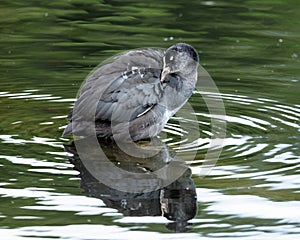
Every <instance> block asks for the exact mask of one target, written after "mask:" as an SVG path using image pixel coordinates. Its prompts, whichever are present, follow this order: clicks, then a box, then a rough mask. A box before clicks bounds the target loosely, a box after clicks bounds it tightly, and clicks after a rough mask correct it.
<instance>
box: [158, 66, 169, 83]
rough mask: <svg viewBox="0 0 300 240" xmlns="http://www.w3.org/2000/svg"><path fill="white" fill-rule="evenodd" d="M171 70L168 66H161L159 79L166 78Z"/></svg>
mask: <svg viewBox="0 0 300 240" xmlns="http://www.w3.org/2000/svg"><path fill="white" fill-rule="evenodd" d="M170 72H171V69H170V67H164V68H163V71H162V73H161V76H160V81H161V82H163V81H164V80H165V78H166V76H167V75H168V74H169V73H170Z"/></svg>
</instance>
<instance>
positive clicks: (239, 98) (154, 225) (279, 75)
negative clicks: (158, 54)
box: [0, 0, 300, 239]
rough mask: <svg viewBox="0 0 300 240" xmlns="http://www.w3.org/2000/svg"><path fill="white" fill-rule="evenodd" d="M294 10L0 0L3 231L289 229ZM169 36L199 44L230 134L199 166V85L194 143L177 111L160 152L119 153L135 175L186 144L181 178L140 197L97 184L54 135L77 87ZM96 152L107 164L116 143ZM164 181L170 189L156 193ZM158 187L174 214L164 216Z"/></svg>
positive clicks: (294, 163)
mask: <svg viewBox="0 0 300 240" xmlns="http://www.w3.org/2000/svg"><path fill="white" fill-rule="evenodd" d="M299 14H300V6H299V2H298V1H296V0H288V1H283V0H275V1H274V0H272V1H268V0H263V1H255V0H247V1H237V0H233V1H229V2H228V1H188V2H187V1H172V3H171V2H170V1H144V2H140V1H127V0H126V1H100V0H97V1H96V0H88V1H82V0H69V1H62V0H54V1H30V2H26V1H18V0H16V1H6V0H5V1H2V2H1V15H0V17H1V21H0V29H1V30H0V34H1V38H0V49H1V50H0V59H1V71H0V79H1V80H0V106H1V107H0V116H1V124H0V201H1V204H0V222H1V225H0V226H1V228H0V234H1V236H6V238H5V239H54V238H66V239H136V238H137V237H144V238H147V239H148V238H155V239H196V238H200V239H212V238H217V239H218V238H222V239H233V238H235V239H299V237H300V214H299V209H300V197H299V193H300V179H299V172H300V144H299V142H300V134H299V133H300V127H299V119H300V101H299V100H300V78H299V76H300V71H299V54H300V46H299V39H300V36H299V24H298V20H299ZM176 42H187V43H189V44H192V45H193V46H194V47H195V48H196V49H197V50H198V51H199V54H200V59H201V64H202V66H203V67H204V68H205V69H206V70H207V71H208V72H209V73H210V75H211V77H212V78H213V79H214V81H215V83H216V85H217V86H218V89H219V91H220V93H221V96H222V99H223V102H224V105H225V109H226V118H225V121H226V124H227V132H226V138H225V139H224V147H223V150H222V153H221V156H220V158H219V160H218V162H217V165H216V166H215V167H214V168H213V169H212V171H211V172H210V174H209V175H208V176H206V177H204V178H203V177H201V176H200V175H201V166H202V163H203V159H204V157H205V154H206V152H207V150H208V148H209V145H210V141H211V133H212V129H211V118H218V116H212V115H211V114H210V112H209V111H208V109H207V107H206V105H205V101H204V100H203V95H201V89H200V91H196V92H195V93H194V95H193V96H192V98H191V99H190V101H189V102H190V103H191V105H192V106H193V109H194V111H195V112H196V114H195V116H196V117H197V123H198V124H199V129H200V137H199V139H198V140H197V141H194V142H193V144H191V143H190V142H188V141H186V142H183V143H182V140H184V139H186V138H187V136H188V134H189V133H188V132H186V131H185V129H182V127H181V126H180V125H179V124H178V119H176V118H174V119H172V120H171V121H170V123H169V124H168V126H166V128H165V130H164V132H162V135H161V140H162V142H163V143H162V144H163V146H164V147H163V149H164V151H163V154H162V157H161V158H158V159H155V160H152V161H151V162H150V163H149V162H141V161H139V160H138V161H136V162H134V161H132V159H131V160H130V159H129V160H127V161H125V162H121V163H120V164H121V165H122V166H123V167H124V168H127V169H130V170H132V171H141V170H143V169H152V168H155V167H158V166H161V164H165V162H164V161H166V159H169V158H170V159H173V156H174V154H175V155H176V153H184V156H186V157H187V159H188V158H189V156H190V158H192V159H191V160H194V161H193V162H192V164H190V165H187V168H186V169H184V171H185V174H184V175H183V176H182V178H180V179H178V181H177V182H175V183H174V184H173V185H171V186H169V187H167V188H165V189H164V191H163V192H162V191H160V192H158V191H156V192H153V193H152V194H148V195H147V194H146V195H143V196H136V195H126V196H124V195H122V194H120V193H118V192H115V191H111V190H110V189H108V188H106V187H105V186H99V185H97V184H98V183H97V181H95V180H94V179H93V178H91V177H89V175H88V173H86V171H85V170H84V168H81V165H80V159H78V158H76V157H75V158H74V156H73V155H72V154H75V156H76V151H75V150H74V148H72V147H71V140H68V139H64V138H61V133H62V131H63V126H64V125H66V120H65V117H66V115H67V113H68V112H69V110H70V108H71V107H72V104H73V103H74V101H75V97H76V94H77V91H78V88H79V87H80V85H81V83H82V81H83V79H84V78H85V77H86V75H87V74H88V73H89V72H90V71H91V70H92V69H93V68H94V67H95V66H97V65H98V64H99V63H100V62H102V61H103V60H105V59H106V58H108V57H110V56H112V55H114V54H117V53H120V52H122V51H125V50H129V49H134V48H140V47H162V48H166V47H168V46H170V45H172V44H173V43H176ZM212 97H213V96H212ZM193 116H194V115H193ZM193 116H192V114H190V117H189V116H187V118H186V119H185V120H186V121H189V120H190V119H192V118H193ZM64 145H67V146H69V147H68V148H67V150H66V149H65V146H64ZM68 150H69V151H68ZM195 150H196V156H195V157H192V153H194V152H195ZM107 151H108V152H110V153H111V154H112V155H113V156H114V157H115V161H116V163H117V164H118V161H117V160H116V159H118V158H117V157H118V154H117V153H118V152H117V150H115V149H114V150H112V149H109V147H108V149H107ZM70 152H71V153H72V154H71V153H70ZM122 158H124V159H125V160H126V158H125V157H124V156H122ZM182 161H183V160H182ZM119 162H120V160H119ZM137 163H138V164H140V165H138V168H137ZM187 163H188V160H187ZM141 166H142V167H141ZM84 173H85V174H84ZM83 176H84V177H83ZM187 188H189V191H188V192H185V191H184V189H187ZM171 190H172V191H173V192H175V193H176V194H177V195H176V194H175V196H174V195H172V194H170V196H169V197H167V193H168V191H169V192H171ZM162 194H165V195H163V196H166V197H165V198H163V199H169V200H168V201H169V202H170V203H173V205H172V204H171V205H170V206H173V207H174V208H172V209H173V210H174V211H173V212H174V213H179V212H180V211H182V214H181V215H180V214H179V215H176V214H175V215H172V216H169V218H167V217H166V215H165V217H163V216H161V215H162V214H161V213H162V209H161V207H162V206H166V204H165V205H163V204H162V202H161V199H162V197H161V196H162ZM104 195H105V196H106V197H105V196H104ZM103 196H104V197H103ZM186 196H187V198H185V197H186ZM193 199H196V202H195V204H194V202H193ZM187 203H191V204H187ZM141 206H142V208H141ZM146 210H147V211H146ZM170 211H171V210H170ZM176 216H177V219H178V218H179V217H182V216H184V218H185V220H186V221H188V222H186V221H185V220H182V221H177V222H176V221H174V219H176ZM175 232H182V233H180V234H179V233H175Z"/></svg>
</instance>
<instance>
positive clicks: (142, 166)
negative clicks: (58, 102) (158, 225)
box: [65, 138, 197, 232]
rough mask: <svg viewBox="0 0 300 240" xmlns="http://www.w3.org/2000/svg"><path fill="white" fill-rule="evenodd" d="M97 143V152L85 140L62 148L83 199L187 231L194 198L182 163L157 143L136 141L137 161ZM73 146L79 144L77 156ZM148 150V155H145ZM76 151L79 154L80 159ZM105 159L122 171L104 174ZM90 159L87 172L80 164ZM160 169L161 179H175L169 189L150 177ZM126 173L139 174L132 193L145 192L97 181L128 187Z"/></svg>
mask: <svg viewBox="0 0 300 240" xmlns="http://www.w3.org/2000/svg"><path fill="white" fill-rule="evenodd" d="M97 141H98V145H97V147H96V145H94V146H91V144H89V140H88V139H80V140H75V141H74V142H72V144H71V145H65V150H66V151H67V152H68V153H71V155H70V156H69V157H68V159H69V161H70V162H71V163H72V164H73V165H74V169H76V170H77V171H79V172H80V178H81V188H82V189H83V190H84V192H85V193H86V194H87V195H89V196H92V197H95V198H99V199H101V200H102V201H103V202H104V203H105V205H106V206H108V207H111V208H114V209H117V210H118V211H119V212H121V213H122V214H123V215H124V216H164V217H165V218H167V219H168V220H171V221H172V222H170V223H168V224H167V226H166V227H167V228H168V229H170V230H172V231H175V232H186V231H188V226H189V223H188V220H190V219H192V218H194V217H195V215H196V213H197V199H196V190H195V185H194V182H193V180H192V178H191V170H190V169H189V168H188V167H187V166H186V165H185V164H184V162H183V161H180V160H179V159H177V158H176V157H175V154H174V153H173V152H171V151H170V149H168V147H167V146H166V145H165V144H164V143H162V142H161V141H160V139H158V138H154V139H152V140H151V141H150V140H149V141H143V142H141V141H140V142H138V145H139V146H140V148H139V149H140V151H142V154H141V152H140V155H139V156H138V157H137V156H132V155H130V154H128V153H125V152H126V151H125V152H124V149H122V150H121V149H120V147H119V146H118V145H117V144H116V143H114V142H107V141H103V140H97ZM76 143H80V144H81V145H80V146H81V147H80V152H79V150H78V146H79V145H78V144H76ZM82 146H84V147H82ZM96 148H98V149H99V148H101V149H102V151H103V153H104V154H100V155H99V152H98V151H97V150H98V149H96ZM149 150H150V152H153V151H154V154H149ZM82 151H84V152H85V153H84V154H82ZM141 155H142V156H143V157H140V156H141ZM82 156H84V157H82ZM107 159H109V161H110V162H111V163H113V164H114V166H116V167H117V168H118V169H123V170H125V171H123V172H122V171H119V172H118V173H114V174H111V175H109V174H107V168H106V166H107V162H106V161H107ZM90 160H92V162H93V167H92V168H89V167H87V166H89V164H86V162H89V161H90ZM165 166H168V167H169V168H168V170H167V171H165V172H164V178H170V177H173V175H174V172H175V173H181V174H180V176H178V177H177V178H176V179H174V181H172V182H171V183H170V184H168V185H165V186H163V185H162V186H161V187H159V186H160V184H162V180H161V179H159V178H158V176H157V175H155V171H157V170H159V169H162V168H163V167H165ZM104 171H106V173H105V172H104ZM128 172H130V173H144V175H145V179H146V180H144V181H141V179H134V180H133V181H134V182H135V188H136V189H146V190H145V191H139V192H132V191H122V190H120V189H118V188H115V187H111V185H109V186H108V184H104V183H103V181H101V180H99V176H103V174H106V175H105V177H106V178H108V179H106V180H108V181H110V182H112V183H115V184H116V185H117V184H119V185H120V184H121V183H123V185H129V184H132V179H131V181H129V180H128ZM120 182H121V183H120Z"/></svg>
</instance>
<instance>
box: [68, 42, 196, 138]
mask: <svg viewBox="0 0 300 240" xmlns="http://www.w3.org/2000/svg"><path fill="white" fill-rule="evenodd" d="M198 61H199V57H198V54H197V52H196V51H195V49H194V48H193V47H192V46H190V45H188V44H184V43H178V44H175V45H173V46H171V47H170V48H169V49H167V50H166V51H163V50H160V49H142V50H132V51H129V52H126V53H124V54H120V55H118V56H115V57H113V58H110V59H109V60H108V61H106V62H105V63H104V64H102V65H101V66H100V67H98V68H97V69H96V70H95V71H94V72H93V73H92V74H91V75H89V76H88V78H87V79H86V81H85V83H84V84H83V85H82V87H81V89H80V91H79V95H78V99H77V102H76V103H75V106H74V108H73V110H72V111H71V113H70V114H69V116H68V120H69V121H70V123H69V124H68V126H67V127H66V129H65V131H64V133H63V135H67V134H70V133H73V134H74V135H82V136H88V135H91V134H93V133H95V132H96V135H97V136H98V137H104V138H110V137H113V138H114V139H121V140H127V139H129V138H131V139H132V140H134V141H136V140H139V139H144V138H149V137H153V136H156V135H157V134H159V132H160V131H161V130H162V129H163V127H164V125H165V124H166V123H167V121H168V120H169V118H170V117H171V116H172V115H174V114H175V113H176V112H177V111H178V110H179V108H180V107H182V105H183V104H184V103H185V102H186V101H187V100H188V98H189V97H190V96H191V94H192V92H193V90H194V88H195V84H196V82H197V67H198Z"/></svg>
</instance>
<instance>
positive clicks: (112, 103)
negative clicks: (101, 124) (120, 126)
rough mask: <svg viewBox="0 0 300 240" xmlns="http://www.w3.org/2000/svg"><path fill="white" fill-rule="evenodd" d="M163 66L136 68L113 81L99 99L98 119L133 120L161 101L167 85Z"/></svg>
mask: <svg viewBox="0 0 300 240" xmlns="http://www.w3.org/2000/svg"><path fill="white" fill-rule="evenodd" d="M160 72H161V70H160V69H136V70H134V71H130V72H125V73H123V75H122V76H121V77H119V78H118V79H116V80H115V81H113V82H112V83H111V84H110V85H109V86H108V87H107V89H106V90H105V91H104V92H103V94H102V96H101V97H100V99H99V102H98V105H97V110H96V116H95V120H108V121H113V122H118V123H120V122H129V121H132V120H133V119H135V118H138V117H141V116H142V115H144V114H146V113H147V112H148V111H149V110H150V109H152V108H153V106H155V105H156V104H157V103H159V101H160V99H161V97H162V94H163V88H164V86H163V85H162V84H161V83H160V80H159V77H160Z"/></svg>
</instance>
